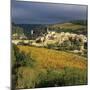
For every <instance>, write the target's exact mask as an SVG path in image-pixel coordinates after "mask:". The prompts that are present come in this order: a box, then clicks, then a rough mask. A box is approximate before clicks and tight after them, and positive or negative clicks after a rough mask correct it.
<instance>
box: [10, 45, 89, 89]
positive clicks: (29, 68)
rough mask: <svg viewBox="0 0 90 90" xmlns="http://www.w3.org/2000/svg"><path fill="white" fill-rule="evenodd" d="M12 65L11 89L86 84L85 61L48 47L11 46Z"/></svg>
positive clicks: (80, 57)
mask: <svg viewBox="0 0 90 90" xmlns="http://www.w3.org/2000/svg"><path fill="white" fill-rule="evenodd" d="M12 62H13V64H12V70H13V72H12V74H13V76H12V84H13V85H12V86H13V88H14V87H16V88H35V87H36V88H39V87H54V86H67V85H85V84H87V58H85V57H82V56H79V55H75V54H72V53H68V52H65V51H58V50H52V49H47V48H39V47H33V46H23V45H18V46H16V45H13V46H12ZM16 78H17V79H16Z"/></svg>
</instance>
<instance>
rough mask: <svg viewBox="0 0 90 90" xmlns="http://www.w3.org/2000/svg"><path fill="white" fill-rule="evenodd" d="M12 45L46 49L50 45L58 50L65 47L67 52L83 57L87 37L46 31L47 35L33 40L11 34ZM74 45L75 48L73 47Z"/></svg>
mask: <svg viewBox="0 0 90 90" xmlns="http://www.w3.org/2000/svg"><path fill="white" fill-rule="evenodd" d="M31 34H32V35H33V34H34V33H33V30H31ZM17 38H18V39H17ZM12 43H13V44H16V45H28V46H29V45H30V46H36V47H48V46H50V45H51V46H53V47H54V49H58V47H59V48H60V47H63V48H65V46H66V47H69V49H68V50H69V51H71V52H74V53H81V54H82V55H83V52H84V50H85V46H86V45H87V37H86V36H85V35H83V34H75V33H70V32H61V33H57V32H55V31H49V30H48V29H47V33H45V34H42V35H41V36H38V37H37V38H36V39H35V40H32V39H28V38H27V37H26V36H25V35H24V33H23V34H22V35H21V36H18V34H17V33H16V34H13V35H12ZM75 45H76V47H77V48H76V47H73V46H75ZM70 47H72V48H73V49H71V48H70Z"/></svg>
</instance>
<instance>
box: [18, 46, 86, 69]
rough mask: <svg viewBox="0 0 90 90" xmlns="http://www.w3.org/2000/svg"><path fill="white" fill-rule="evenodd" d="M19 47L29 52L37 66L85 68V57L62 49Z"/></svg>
mask: <svg viewBox="0 0 90 90" xmlns="http://www.w3.org/2000/svg"><path fill="white" fill-rule="evenodd" d="M19 49H20V50H21V51H24V52H25V53H30V54H31V56H32V58H34V59H35V60H36V61H37V62H38V64H39V65H38V66H40V67H43V68H49V67H52V68H64V67H75V68H81V69H83V68H86V58H83V57H80V56H77V55H74V54H71V53H66V52H64V51H56V50H50V49H46V48H37V47H29V46H19Z"/></svg>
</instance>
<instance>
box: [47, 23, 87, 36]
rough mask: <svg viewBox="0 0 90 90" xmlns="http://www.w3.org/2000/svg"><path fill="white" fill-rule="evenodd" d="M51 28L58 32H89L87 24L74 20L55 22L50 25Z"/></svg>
mask: <svg viewBox="0 0 90 90" xmlns="http://www.w3.org/2000/svg"><path fill="white" fill-rule="evenodd" d="M48 28H49V30H55V31H57V32H73V33H77V34H84V35H86V34H87V26H86V25H80V24H76V23H72V22H67V23H62V24H53V25H49V26H48Z"/></svg>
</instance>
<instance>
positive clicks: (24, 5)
mask: <svg viewBox="0 0 90 90" xmlns="http://www.w3.org/2000/svg"><path fill="white" fill-rule="evenodd" d="M11 1H12V2H11V17H12V22H14V23H16V24H54V23H62V22H67V21H70V20H86V19H87V11H88V10H87V8H88V7H87V6H86V5H73V4H59V3H57V4H55V3H40V2H30V1H29V2H26V1H16V0H11Z"/></svg>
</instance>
